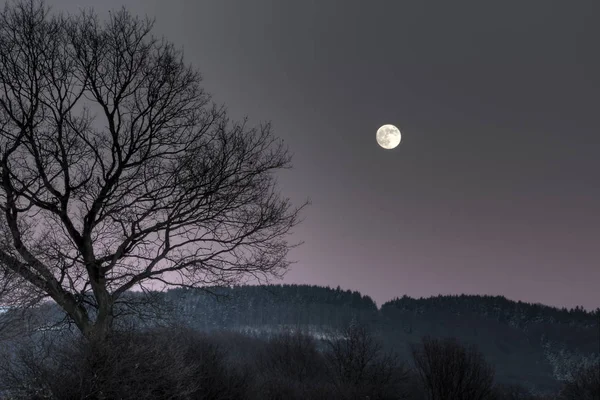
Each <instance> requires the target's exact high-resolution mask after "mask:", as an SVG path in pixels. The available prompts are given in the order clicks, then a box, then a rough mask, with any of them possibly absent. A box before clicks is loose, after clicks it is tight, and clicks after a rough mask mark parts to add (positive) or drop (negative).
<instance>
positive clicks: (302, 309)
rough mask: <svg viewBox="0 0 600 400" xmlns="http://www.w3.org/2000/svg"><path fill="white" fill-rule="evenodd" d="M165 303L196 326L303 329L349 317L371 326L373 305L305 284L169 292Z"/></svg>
mask: <svg viewBox="0 0 600 400" xmlns="http://www.w3.org/2000/svg"><path fill="white" fill-rule="evenodd" d="M165 300H166V302H167V304H169V305H171V306H173V307H174V310H173V311H174V312H175V313H176V314H177V315H179V316H180V318H181V319H183V320H184V321H185V322H186V323H189V324H191V325H193V326H195V327H197V328H231V327H243V326H245V327H257V326H263V325H305V326H312V327H313V328H315V329H320V328H336V327H342V326H344V325H345V324H347V323H349V322H350V321H351V320H352V319H353V318H358V319H360V320H363V321H365V322H367V321H372V322H374V321H375V320H376V319H377V317H378V313H379V311H378V309H377V306H376V304H375V302H374V301H373V300H372V299H371V298H370V297H369V296H364V295H361V294H360V293H359V292H356V291H350V290H341V289H340V288H339V287H338V288H337V289H331V288H329V287H321V286H309V285H268V286H233V287H226V288H206V289H205V290H194V289H172V290H169V291H168V292H166V293H165Z"/></svg>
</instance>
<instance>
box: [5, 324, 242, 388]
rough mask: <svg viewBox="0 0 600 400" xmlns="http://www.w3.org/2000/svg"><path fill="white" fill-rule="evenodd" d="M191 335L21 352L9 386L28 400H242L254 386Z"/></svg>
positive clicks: (127, 337) (154, 334)
mask: <svg viewBox="0 0 600 400" xmlns="http://www.w3.org/2000/svg"><path fill="white" fill-rule="evenodd" d="M204 339H205V338H204V337H202V335H200V334H195V333H193V332H191V331H186V330H183V331H178V332H174V331H172V330H165V329H163V330H154V331H147V332H136V333H116V334H114V335H112V336H111V337H109V338H108V339H107V340H106V341H105V342H103V343H90V342H88V341H86V340H85V339H83V338H71V339H70V340H66V339H65V340H61V341H60V342H59V343H54V345H53V346H52V347H49V346H42V347H21V348H20V349H19V351H18V353H17V357H16V359H14V360H9V362H8V363H6V368H4V369H3V370H4V374H3V375H4V377H3V381H5V382H8V386H9V387H8V389H10V392H11V394H13V396H14V397H15V398H22V399H25V398H26V399H42V398H44V399H60V400H69V399H81V398H90V399H98V400H100V399H123V400H126V399H141V398H143V399H150V400H151V399H157V400H158V399H171V400H178V399H203V400H204V399H205V400H220V399H242V398H243V394H244V393H245V391H246V389H247V386H248V382H247V379H246V377H245V376H244V375H243V374H240V373H238V372H236V371H232V370H230V369H228V368H227V367H226V365H225V363H224V353H223V352H222V351H221V350H220V349H219V348H218V347H217V346H214V345H212V344H209V343H207V342H206V341H205V340H204Z"/></svg>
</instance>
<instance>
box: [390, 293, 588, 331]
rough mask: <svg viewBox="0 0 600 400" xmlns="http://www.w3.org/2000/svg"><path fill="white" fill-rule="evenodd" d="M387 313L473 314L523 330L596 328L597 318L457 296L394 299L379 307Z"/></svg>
mask: <svg viewBox="0 0 600 400" xmlns="http://www.w3.org/2000/svg"><path fill="white" fill-rule="evenodd" d="M390 309H395V310H403V311H409V312H413V313H417V314H425V313H428V312H432V311H433V312H435V311H443V312H445V313H452V314H455V315H461V314H465V313H470V314H477V315H479V316H482V317H488V318H493V319H495V320H497V321H500V322H506V323H509V324H511V325H513V326H518V327H525V326H526V325H527V324H528V323H532V322H549V323H559V324H568V325H577V326H582V327H591V326H597V325H598V314H597V312H600V308H599V309H598V311H596V312H588V311H586V310H585V309H584V308H583V307H579V306H577V307H575V308H573V309H570V310H567V309H566V308H561V309H559V308H556V307H551V306H546V305H543V304H531V303H524V302H522V301H512V300H508V299H507V298H506V297H504V296H480V295H464V294H463V295H457V296H436V297H429V298H420V299H414V298H411V297H408V296H403V297H402V298H396V299H394V300H391V301H389V302H387V303H385V304H383V305H382V307H381V311H382V313H384V314H385V313H386V312H388V311H389V310H390Z"/></svg>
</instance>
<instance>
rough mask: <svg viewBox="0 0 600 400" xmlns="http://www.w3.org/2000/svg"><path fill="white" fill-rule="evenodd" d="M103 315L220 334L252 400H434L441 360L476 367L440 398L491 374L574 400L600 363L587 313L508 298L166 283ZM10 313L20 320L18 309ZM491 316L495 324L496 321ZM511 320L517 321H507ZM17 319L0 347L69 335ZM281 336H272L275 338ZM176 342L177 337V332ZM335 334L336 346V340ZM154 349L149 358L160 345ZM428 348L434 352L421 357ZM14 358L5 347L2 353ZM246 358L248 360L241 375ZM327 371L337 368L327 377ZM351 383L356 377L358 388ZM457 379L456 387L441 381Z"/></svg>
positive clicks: (505, 390) (32, 316) (41, 318)
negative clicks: (379, 298)
mask: <svg viewBox="0 0 600 400" xmlns="http://www.w3.org/2000/svg"><path fill="white" fill-rule="evenodd" d="M136 302H138V303H139V304H140V306H136V307H133V311H131V310H130V309H129V306H130V305H131V304H135V303H136ZM515 309H518V310H519V312H515V313H516V315H517V316H516V317H515V316H513V315H512V314H510V310H515ZM115 310H116V312H117V313H119V315H120V318H119V319H118V320H119V321H120V322H119V325H118V326H117V327H118V331H119V332H138V331H140V330H141V331H148V332H163V334H164V333H165V332H170V331H169V328H168V327H170V326H177V327H185V329H183V331H186V332H195V333H194V334H193V335H192V334H191V333H190V335H192V337H196V338H201V339H202V340H208V339H207V338H211V339H210V340H209V341H211V340H217V339H218V338H219V337H220V338H222V339H218V340H217V341H219V340H222V342H220V343H221V348H222V349H226V350H227V351H228V352H231V354H230V356H228V357H226V361H224V364H218V365H226V366H227V368H229V367H231V366H237V367H235V368H241V370H242V371H245V370H248V369H250V370H252V371H253V373H254V375H253V376H252V377H251V378H249V377H243V376H238V375H235V374H234V376H233V377H231V379H235V380H236V382H246V379H249V380H250V381H251V382H253V383H252V385H258V386H260V388H256V387H254V389H252V390H254V391H255V392H256V391H257V390H258V391H259V392H260V393H262V395H264V396H266V394H265V393H275V394H272V395H273V396H274V397H271V398H293V397H286V396H287V395H284V394H281V393H280V391H282V390H284V389H283V388H284V387H288V388H290V389H289V390H291V391H292V392H293V393H296V392H297V393H304V394H303V395H307V393H308V392H306V390H308V391H312V392H310V393H312V394H310V396H312V397H304V398H319V397H316V396H317V394H316V393H317V392H322V393H330V397H327V396H325V395H324V396H325V397H324V398H336V397H335V396H334V395H333V394H331V393H333V392H335V393H338V392H340V391H341V390H342V389H341V388H342V387H348V385H350V383H351V382H354V383H352V385H354V386H352V385H350V386H352V387H354V389H351V392H352V393H355V394H356V393H362V394H364V395H365V396H366V395H367V394H365V393H367V392H369V393H371V394H370V395H369V396H371V399H373V398H397V397H385V396H388V395H387V394H385V395H384V394H381V393H380V394H377V395H376V396H383V397H373V396H375V392H377V390H379V389H377V390H375V388H380V387H383V386H385V385H383V383H381V380H382V379H383V380H384V381H386V382H387V381H388V380H389V382H391V383H390V384H389V385H390V386H389V387H390V388H391V389H389V390H391V391H392V392H394V393H396V394H397V393H400V392H402V393H404V392H411V393H413V395H412V396H416V395H415V394H414V393H420V394H422V395H423V396H424V395H425V394H426V393H430V394H429V396H430V398H434V397H431V396H433V394H432V393H433V392H434V389H432V388H431V387H429V388H428V386H427V385H428V384H427V382H431V379H430V378H429V381H428V380H427V376H431V375H432V374H433V376H438V375H440V374H439V373H437V372H435V368H434V367H435V365H449V364H452V365H458V366H463V365H473V366H476V367H477V368H479V370H478V371H479V372H481V371H483V373H475V372H477V371H463V372H462V374H463V375H461V374H459V375H452V376H446V377H445V378H444V379H445V380H446V384H445V387H446V389H445V390H449V391H450V393H462V392H461V391H465V390H467V389H466V388H468V385H467V386H466V388H465V386H464V385H465V382H466V381H467V380H469V379H471V380H472V378H473V377H475V378H477V379H475V380H476V381H479V380H480V379H479V378H481V379H483V378H485V379H483V380H484V381H485V382H488V383H487V386H485V387H486V388H487V389H485V390H484V389H482V393H487V392H489V390H488V389H489V387H490V384H489V383H490V375H489V374H488V373H487V372H489V371H491V370H490V368H493V372H494V373H493V391H492V392H490V393H493V395H494V396H501V395H502V396H504V397H498V398H507V399H527V398H533V397H531V396H532V394H531V393H537V394H542V393H558V391H560V390H563V392H564V393H563V397H564V396H568V395H570V396H571V397H570V398H585V397H581V396H587V394H586V393H588V392H589V393H592V394H593V393H594V392H593V391H592V390H595V389H594V388H595V386H594V385H595V384H596V382H594V381H593V379H591V378H590V377H593V376H594V371H596V370H597V369H594V368H597V365H598V361H599V360H600V358H599V356H598V340H599V339H600V337H599V331H598V329H599V328H598V325H597V323H596V326H593V321H597V319H596V320H595V319H594V318H595V316H596V315H597V314H594V313H589V312H585V311H582V310H580V309H577V310H573V311H566V310H557V309H555V308H552V307H546V306H541V305H535V304H527V303H523V302H512V301H510V300H507V299H505V298H503V297H492V296H438V297H434V298H429V299H411V298H408V297H406V296H405V297H403V298H401V299H395V300H393V301H391V302H388V303H386V304H384V305H383V306H382V307H381V308H380V309H378V307H377V306H376V304H375V302H374V301H373V300H372V299H371V298H370V297H368V296H364V295H362V294H361V293H359V292H356V291H350V290H342V289H341V288H339V287H338V288H335V289H334V288H329V287H319V286H309V285H268V286H231V287H213V288H206V289H205V290H199V289H184V288H178V289H173V290H169V291H167V292H164V293H159V292H147V293H141V292H128V293H127V294H126V295H125V297H124V299H123V303H122V304H117V305H116V308H115ZM556 313H559V314H560V315H562V316H563V317H562V319H561V320H558V319H556V318H555V317H554V316H555V315H556ZM10 315H11V311H9V312H7V313H4V314H0V322H1V321H2V320H4V321H5V322H10V321H11V318H10ZM15 315H18V316H19V317H21V316H22V314H21V313H16V314H15ZM499 315H500V316H502V315H504V316H505V318H499V317H498V316H499ZM553 318H554V319H553ZM515 320H518V321H519V323H514V321H515ZM13 322H14V321H13ZM18 322H19V324H9V326H12V327H13V329H12V330H8V331H5V332H4V333H8V332H12V336H11V335H6V336H8V337H12V339H11V341H5V343H12V344H13V345H12V346H11V347H12V348H17V347H18V346H17V344H18V343H19V341H20V340H21V339H22V338H24V337H27V336H26V335H25V333H26V332H29V334H30V335H31V338H32V339H31V340H33V341H34V342H35V343H43V341H42V338H43V337H47V336H48V335H50V336H52V334H54V335H56V336H59V337H62V336H63V335H64V334H65V333H68V332H71V331H72V329H71V330H69V329H67V328H68V325H66V324H65V322H66V321H65V319H64V313H61V311H60V309H59V308H58V307H56V306H53V305H52V304H44V305H42V306H41V307H39V308H36V309H33V310H31V312H30V313H29V318H26V319H19V320H18ZM2 325H4V326H6V325H7V324H6V323H4V324H2ZM349 329H350V330H349ZM19 332H21V333H19ZM202 332H204V333H202ZM224 332H228V333H226V334H224ZM282 332H283V334H284V336H281V335H282ZM286 332H287V333H286ZM290 332H303V335H300V336H297V335H296V336H294V335H292V336H290ZM194 335H199V336H194ZM286 335H287V336H286ZM152 337H154V336H152ZM176 338H177V339H176V340H177V341H181V340H183V339H182V338H180V337H179V336H176ZM342 338H347V339H348V340H345V341H340V339H342ZM128 340H129V339H128ZM132 340H133V339H132ZM135 340H138V339H135ZM140 340H141V339H140ZM144 340H145V339H144ZM186 340H187V339H186ZM190 340H191V339H190ZM194 340H196V339H194ZM198 340H200V339H198ZM160 343H162V342H160V341H159V343H158V344H157V346H159V347H158V350H156V351H159V350H160V349H161V347H160V346H162V345H161V344H160ZM39 346H41V345H39ZM165 346H166V344H165ZM265 346H266V347H265ZM42 347H43V346H42ZM431 348H434V349H436V350H435V351H433V352H431V351H429V352H428V349H431ZM261 349H262V350H261ZM265 349H268V350H265ZM419 349H420V350H419ZM163 350H164V351H171V350H165V349H163ZM163 350H160V351H163ZM173 351H174V350H173ZM177 351H179V350H177ZM261 351H262V353H261ZM294 352H295V353H294ZM176 353H177V352H176V351H174V353H173V354H176ZM136 354H137V353H136ZM423 354H430V355H431V354H434V355H435V356H436V357H434V358H432V359H431V360H433V361H436V362H437V364H435V363H430V364H429V367H428V368H429V372H427V371H426V369H425V368H424V365H426V364H424V363H423V362H422V361H423ZM17 355H18V354H17V353H16V352H12V356H11V357H17ZM21 355H22V354H21ZM202 357H205V356H202ZM206 357H208V356H206ZM29 358H30V359H31V356H30V357H29ZM209 358H210V357H209ZM292 359H293V361H292ZM374 359H377V360H380V361H381V363H380V364H376V365H371V364H369V363H370V362H371V361H369V360H374ZM319 360H320V361H319ZM360 360H362V361H360ZM163 361H164V362H167V361H168V360H167V359H165V360H163ZM115 362H116V361H115ZM173 362H174V363H175V361H173ZM177 362H179V361H177ZM211 362H212V361H211ZM321 362H323V363H326V364H327V365H328V366H329V367H328V368H330V369H329V370H328V371H329V372H328V373H327V374H329V375H327V374H326V373H325V372H324V371H325V370H324V369H323V368H325V367H323V365H324V364H323V365H321V364H319V363H321ZM248 363H253V364H252V367H251V368H250V367H248ZM254 363H256V365H255V364H254ZM290 363H292V364H290ZM34 364H35V363H34ZM125 364H126V363H125ZM36 365H37V364H36ZM119 365H121V364H119ZM319 365H321V366H319ZM361 365H362V366H361ZM419 365H420V367H419ZM73 368H75V367H73ZM77 368H80V367H77ZM77 368H76V369H77ZM165 368H166V367H165ZM169 368H171V367H169ZM177 368H179V367H177ZM182 368H183V367H182ZM215 368H217V369H218V368H221V367H218V366H217V367H215ZM223 368H225V367H223ZM332 368H333V369H332ZM273 370H277V371H280V372H281V374H283V375H282V376H279V375H277V374H275V375H276V376H277V378H274V377H273V376H275V375H273V373H272V371H273ZM454 370H455V371H454V372H457V373H458V372H460V371H458V370H457V369H456V368H455V369H454ZM182 371H186V369H185V368H184V369H182ZM286 371H287V372H286ZM294 371H295V372H294ZM332 371H338V372H337V373H336V374H337V375H336V374H333V372H332ZM432 371H433V372H432ZM486 371H487V372H486ZM182 373H183V372H182ZM232 373H233V372H232ZM194 374H195V372H194ZM228 374H229V372H228ZM286 374H287V375H286ZM314 374H316V375H318V376H319V377H322V376H326V375H327V376H328V380H327V381H326V382H320V383H319V382H316V381H313V380H311V379H313V378H311V376H313V375H314ZM442 375H443V374H442ZM368 376H370V378H368V379H367V378H366V377H368ZM461 376H462V378H461ZM358 377H361V378H360V379H363V380H364V379H367V381H360V379H358ZM242 378H243V379H242ZM466 378H469V379H466ZM111 379H112V378H111ZM165 379H166V378H165ZM211 379H213V378H211ZM214 379H216V378H214ZM228 379H229V378H228ZM315 379H316V378H315ZM319 379H320V378H319ZM357 379H358V380H357ZM440 379H441V378H440ZM457 379H458V381H460V382H462V383H461V384H460V385H455V386H456V387H454V386H452V382H454V383H456V380H457ZM359 381H360V382H359ZM442 381H443V380H442ZM349 382H350V383H349ZM361 382H362V383H361ZM239 384H240V385H242V383H239ZM248 384H249V383H248ZM232 385H233V383H232ZM236 385H237V384H236ZM357 385H358V386H360V389H359V388H358V386H357ZM382 385H383V386H382ZM399 385H400V386H399ZM461 385H462V386H461ZM175 386H176V385H175ZM234 386H235V385H234ZM355 386H356V387H355ZM400 387H401V388H402V390H400V389H399V388H400ZM590 388H591V389H590ZM259 389H260V390H259ZM244 390H250V389H249V388H246V389H244ZM261 390H262V391H261ZM286 390H287V389H286ZM348 390H350V389H348ZM352 390H354V391H352ZM382 390H383V389H382ZM386 390H387V389H386ZM469 390H470V389H469ZM265 391H266V392H265ZM295 391H296V392H295ZM332 391H333V392H332ZM336 391H337V392H336ZM384 391H385V390H384ZM586 391H587V392H586ZM313 392H314V393H313ZM276 393H280V394H279V395H278V394H276ZM340 393H341V392H340ZM344 393H345V394H339V393H338V394H337V395H339V396H346V397H339V398H366V397H351V396H353V395H351V394H350V392H348V393H346V392H344ZM378 393H379V392H378ZM382 393H383V392H382ZM386 393H387V392H386ZM573 393H574V394H573ZM578 393H579V394H578ZM580 393H584V395H581V394H580ZM269 396H271V395H269ZM277 396H280V397H277ZM290 396H292V395H290ZM299 396H300V395H299ZM348 396H350V397H348ZM390 396H391V395H390ZM465 396H466V395H465ZM482 396H484V397H482V398H492V397H489V396H492V394H489V396H488V397H485V396H487V395H482ZM511 396H512V397H511ZM527 396H529V397H527ZM577 396H579V397H577ZM590 396H591V394H590ZM174 398H176V397H174ZM198 398H212V397H198ZM215 398H219V397H215ZM225 398H227V397H225ZM264 398H269V397H264ZM301 398H302V397H301ZM416 398H419V397H416ZM440 398H443V397H440ZM473 398H477V397H473ZM564 398H569V397H564ZM592 398H594V397H592Z"/></svg>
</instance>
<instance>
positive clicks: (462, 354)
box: [412, 337, 494, 400]
mask: <svg viewBox="0 0 600 400" xmlns="http://www.w3.org/2000/svg"><path fill="white" fill-rule="evenodd" d="M412 354H413V360H414V363H415V367H416V370H417V372H418V373H419V375H420V377H421V380H422V382H423V386H424V388H425V391H426V393H427V395H428V399H429V400H449V399H462V400H486V399H489V398H491V396H492V385H493V381H494V369H493V368H492V367H491V366H490V365H488V364H487V362H486V361H485V359H484V358H483V355H482V354H481V353H480V352H479V351H477V350H476V349H475V348H474V347H471V348H466V347H464V346H462V345H461V344H460V343H458V342H457V341H456V340H454V339H433V338H430V337H423V338H422V340H421V344H419V345H415V346H412Z"/></svg>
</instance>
